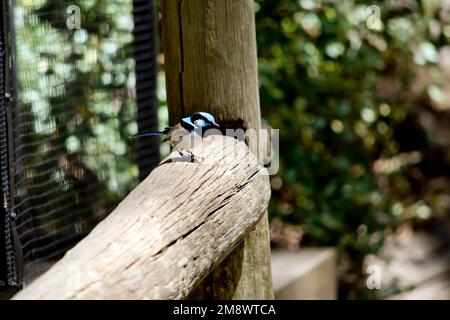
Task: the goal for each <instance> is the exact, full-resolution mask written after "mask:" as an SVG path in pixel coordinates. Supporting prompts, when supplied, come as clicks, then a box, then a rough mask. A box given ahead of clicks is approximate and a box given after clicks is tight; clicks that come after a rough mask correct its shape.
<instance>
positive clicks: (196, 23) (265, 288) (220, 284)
mask: <svg viewBox="0 0 450 320" xmlns="http://www.w3.org/2000/svg"><path fill="white" fill-rule="evenodd" d="M161 5H162V31H163V32H162V36H163V44H164V60H165V67H164V69H165V71H166V88H167V102H168V107H169V119H170V122H171V124H174V123H176V122H178V121H179V120H180V118H181V117H183V116H186V115H189V114H192V113H193V112H195V111H207V112H210V113H212V114H213V115H214V116H215V117H216V120H218V121H219V123H220V124H222V125H223V127H224V128H227V129H237V128H243V129H259V128H260V127H261V114H260V106H259V92H258V60H257V55H256V32H255V17H254V7H253V6H254V2H253V0H167V1H162V2H161ZM270 266H271V264H270V239H269V223H268V217H267V214H266V215H265V216H264V217H263V218H262V219H261V220H260V222H259V223H258V225H257V226H256V227H255V229H254V230H253V231H251V232H250V233H249V234H248V236H247V237H246V239H245V243H244V245H243V246H242V247H239V248H237V250H236V252H234V253H232V255H231V257H229V258H227V259H226V261H224V264H223V265H221V266H219V267H218V268H216V269H215V270H214V271H213V272H212V273H211V274H210V275H209V277H208V278H209V279H206V281H205V282H204V283H203V284H202V285H201V286H199V288H198V290H197V291H196V292H194V294H193V295H192V296H191V297H190V298H197V299H273V291H272V278H271V267H270ZM237 275H238V276H239V277H237Z"/></svg>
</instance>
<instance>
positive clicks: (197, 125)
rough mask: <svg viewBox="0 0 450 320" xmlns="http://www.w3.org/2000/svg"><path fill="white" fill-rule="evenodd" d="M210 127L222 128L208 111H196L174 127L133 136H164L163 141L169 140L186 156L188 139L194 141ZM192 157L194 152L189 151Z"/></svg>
mask: <svg viewBox="0 0 450 320" xmlns="http://www.w3.org/2000/svg"><path fill="white" fill-rule="evenodd" d="M209 129H220V126H219V125H218V124H217V123H216V121H215V119H214V116H213V115H212V114H210V113H208V112H195V113H193V114H192V115H190V116H188V117H185V118H182V119H181V121H180V122H179V123H177V124H175V125H174V126H172V127H166V128H165V129H164V130H162V131H147V132H143V133H139V134H137V135H135V136H133V138H143V137H151V136H159V135H164V136H163V140H162V141H163V142H166V141H169V143H170V145H171V146H172V147H173V148H174V149H176V150H177V151H178V153H179V154H180V156H184V153H183V150H184V149H187V148H189V147H190V146H188V145H187V144H186V140H188V142H189V141H192V140H196V139H198V138H202V137H203V133H205V132H206V131H207V130H209ZM188 135H189V136H190V139H184V140H185V143H183V138H185V137H186V136H188ZM188 153H189V155H190V156H191V158H194V159H195V157H194V155H193V154H192V152H190V151H189V152H188Z"/></svg>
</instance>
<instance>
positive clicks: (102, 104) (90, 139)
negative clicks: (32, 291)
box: [0, 0, 159, 285]
mask: <svg viewBox="0 0 450 320" xmlns="http://www.w3.org/2000/svg"><path fill="white" fill-rule="evenodd" d="M74 6H75V7H74ZM4 15H6V18H7V19H8V21H9V24H7V25H8V26H9V27H8V34H9V35H11V39H12V45H11V47H12V48H11V55H12V56H13V58H14V59H13V63H12V64H11V65H10V69H11V72H10V78H11V86H10V88H7V89H6V90H7V91H9V93H10V94H11V95H12V97H13V99H11V101H9V102H6V103H5V106H3V107H2V113H0V140H1V156H2V158H1V162H2V177H3V175H4V176H5V178H4V180H6V181H4V183H3V188H2V189H3V193H4V195H5V193H8V194H10V195H11V196H10V197H9V199H7V208H6V211H7V212H6V216H5V217H6V221H4V222H3V230H4V231H6V233H5V234H4V239H5V240H4V242H6V244H4V245H3V246H4V247H6V250H5V253H6V259H7V260H6V261H7V263H6V269H7V280H8V282H9V284H10V285H17V284H19V285H20V284H26V283H28V282H29V281H31V280H32V279H34V278H35V277H36V276H38V275H39V274H41V273H42V272H44V271H45V270H46V269H48V267H49V266H51V264H52V263H53V262H54V261H56V260H57V259H58V258H60V257H61V256H62V255H63V254H64V253H65V252H66V251H67V250H68V249H69V248H70V247H72V246H73V245H74V244H75V243H76V242H77V241H79V240H80V239H82V238H83V237H84V236H85V235H86V234H87V233H88V232H89V231H90V230H91V229H92V228H93V227H94V226H95V225H96V224H97V223H98V222H99V221H100V220H101V219H103V218H104V217H105V216H106V215H107V214H108V213H109V212H110V211H111V210H112V209H113V208H114V206H115V205H117V203H118V201H120V200H121V199H122V198H123V197H124V196H125V195H126V194H127V193H128V192H129V191H130V190H131V189H132V188H133V187H134V186H136V184H137V183H138V182H139V180H140V179H142V178H144V177H145V176H146V175H147V174H148V173H149V171H150V170H151V169H152V168H153V167H154V166H155V165H156V163H157V161H158V159H159V151H158V150H159V149H158V143H157V141H155V140H150V139H149V140H145V141H133V140H130V139H129V136H131V135H133V134H135V133H136V132H137V131H138V130H149V129H155V128H156V127H157V119H156V108H157V102H156V98H155V88H156V51H157V50H156V45H157V42H156V36H155V35H156V32H155V27H156V24H155V8H154V4H153V2H152V1H151V0H145V1H144V0H135V1H132V0H102V1H87V0H85V1H66V0H37V1H31V2H30V1H25V0H16V1H14V2H11V1H9V5H8V10H7V11H6V13H4ZM78 27H79V28H78ZM2 116H3V117H4V118H5V119H4V123H5V125H4V126H3V125H1V123H2V121H1V120H2V119H1V117H2ZM8 244H9V246H8ZM5 245H6V246H5Z"/></svg>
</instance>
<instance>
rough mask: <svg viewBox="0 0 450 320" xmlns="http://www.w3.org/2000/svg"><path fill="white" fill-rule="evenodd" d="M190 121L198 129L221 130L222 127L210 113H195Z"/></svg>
mask: <svg viewBox="0 0 450 320" xmlns="http://www.w3.org/2000/svg"><path fill="white" fill-rule="evenodd" d="M190 120H191V122H192V123H193V124H194V126H195V127H197V128H202V129H207V128H208V129H212V128H214V129H220V126H219V124H218V123H217V122H216V120H215V119H214V116H213V115H212V114H210V113H208V112H195V113H193V114H192V115H191V116H190Z"/></svg>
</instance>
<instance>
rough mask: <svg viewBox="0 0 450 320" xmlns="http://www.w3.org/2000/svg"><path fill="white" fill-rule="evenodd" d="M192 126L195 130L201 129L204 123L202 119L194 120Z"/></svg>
mask: <svg viewBox="0 0 450 320" xmlns="http://www.w3.org/2000/svg"><path fill="white" fill-rule="evenodd" d="M194 125H195V126H196V127H197V128H201V127H203V126H205V125H206V122H205V120H203V119H198V120H195V121H194Z"/></svg>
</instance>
